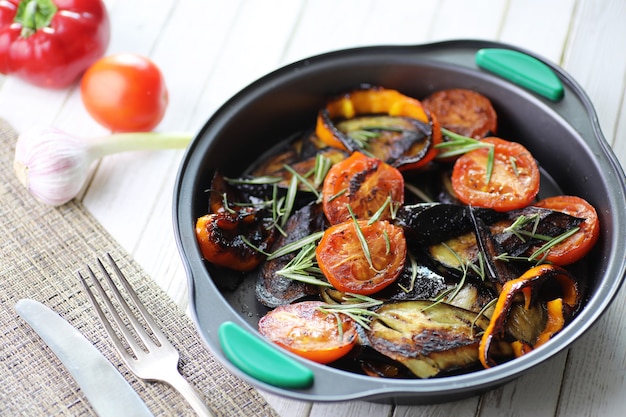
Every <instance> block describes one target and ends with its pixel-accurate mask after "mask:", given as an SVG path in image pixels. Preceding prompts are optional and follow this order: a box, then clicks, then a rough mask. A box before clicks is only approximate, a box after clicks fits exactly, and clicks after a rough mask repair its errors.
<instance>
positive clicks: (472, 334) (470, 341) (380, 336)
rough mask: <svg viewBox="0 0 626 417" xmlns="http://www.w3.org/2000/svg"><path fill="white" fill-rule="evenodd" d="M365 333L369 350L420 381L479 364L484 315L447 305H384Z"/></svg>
mask: <svg viewBox="0 0 626 417" xmlns="http://www.w3.org/2000/svg"><path fill="white" fill-rule="evenodd" d="M376 313H377V316H376V317H375V318H374V319H373V320H372V322H371V324H370V330H368V331H367V332H366V335H367V341H368V344H369V346H371V347H372V348H373V349H374V350H376V351H378V352H380V353H382V354H383V355H385V356H388V357H390V358H392V359H394V360H396V361H398V362H400V363H401V364H403V365H404V366H406V367H407V368H408V369H410V370H411V371H412V372H413V373H414V374H415V375H416V376H417V377H419V378H430V377H433V376H436V375H438V374H440V373H442V372H450V371H454V370H457V369H463V368H466V367H469V366H471V365H474V364H476V363H477V362H478V344H479V342H480V335H481V333H482V332H483V331H484V329H486V328H487V326H488V325H489V320H488V319H486V318H485V317H484V316H482V315H478V314H476V313H475V312H471V311H468V310H465V309H462V308H458V307H455V306H452V305H450V304H446V303H433V302H432V301H405V302H396V303H387V304H383V305H382V306H381V307H379V308H378V309H376Z"/></svg>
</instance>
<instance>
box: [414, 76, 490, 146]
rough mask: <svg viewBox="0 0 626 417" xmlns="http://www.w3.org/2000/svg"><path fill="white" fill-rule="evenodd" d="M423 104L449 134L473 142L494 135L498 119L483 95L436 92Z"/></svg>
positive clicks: (474, 92)
mask: <svg viewBox="0 0 626 417" xmlns="http://www.w3.org/2000/svg"><path fill="white" fill-rule="evenodd" d="M422 104H423V105H424V107H426V108H427V109H428V110H430V112H431V113H433V114H434V115H435V116H437V120H439V123H440V124H441V127H444V128H446V129H448V130H451V131H452V132H454V133H458V134H459V135H463V136H467V137H470V138H474V139H482V138H484V137H485V136H487V135H489V134H491V135H493V134H495V133H496V129H497V116H496V111H495V110H494V108H493V106H492V105H491V101H490V100H489V99H488V98H487V97H485V96H484V95H482V94H480V93H478V92H476V91H473V90H468V89H464V88H452V89H448V90H440V91H437V92H435V93H433V94H431V95H430V96H428V97H426V98H425V99H424V100H423V101H422Z"/></svg>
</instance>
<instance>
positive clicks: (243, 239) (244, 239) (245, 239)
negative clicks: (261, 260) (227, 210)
mask: <svg viewBox="0 0 626 417" xmlns="http://www.w3.org/2000/svg"><path fill="white" fill-rule="evenodd" d="M241 240H242V241H243V243H245V244H246V245H248V246H250V247H251V248H252V249H254V250H255V251H257V252H259V253H262V254H263V255H265V256H270V254H269V253H267V252H265V251H264V250H263V249H261V248H259V247H258V246H256V245H254V243H252V242H250V241H249V240H248V239H247V238H246V237H245V236H243V235H241Z"/></svg>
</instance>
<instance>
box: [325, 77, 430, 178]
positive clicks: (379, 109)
mask: <svg viewBox="0 0 626 417" xmlns="http://www.w3.org/2000/svg"><path fill="white" fill-rule="evenodd" d="M363 115H388V116H393V117H395V116H398V117H407V118H411V119H414V120H416V121H418V122H420V123H421V124H422V125H423V126H424V127H425V129H424V130H423V131H424V133H427V136H424V137H422V136H421V135H417V136H415V140H414V142H415V143H413V144H410V146H405V148H407V150H406V151H405V152H404V153H403V154H402V156H401V157H398V158H396V159H394V160H393V161H391V160H387V162H388V163H390V164H392V165H394V166H397V167H398V168H399V169H401V170H409V169H416V168H420V167H423V166H425V165H426V164H428V163H429V162H430V161H432V160H433V159H434V158H435V156H436V155H437V150H436V149H435V147H434V145H435V144H437V143H440V142H441V131H440V128H439V123H438V122H437V120H436V118H435V117H433V116H432V115H429V114H428V112H427V111H426V110H425V109H424V107H423V106H422V103H420V102H419V101H418V100H416V99H414V98H412V97H408V96H405V95H403V94H401V93H400V92H398V91H396V90H390V89H385V88H379V87H371V88H367V89H361V90H355V91H352V92H350V93H347V94H344V95H343V96H341V97H339V98H336V99H334V100H331V101H330V102H329V103H328V104H327V105H326V107H324V108H323V109H322V110H320V112H319V114H318V117H317V125H316V128H315V132H316V134H317V135H318V137H319V138H320V139H321V140H322V141H324V142H325V143H327V144H328V145H329V146H333V147H336V148H339V149H345V150H348V151H350V152H354V151H365V150H367V149H368V148H369V146H367V147H364V146H363V143H362V141H359V140H355V139H354V137H351V136H350V135H348V134H346V133H344V132H342V131H341V130H340V129H339V128H338V127H337V126H336V125H335V122H336V121H340V120H344V119H352V118H354V117H356V116H363ZM372 140H375V138H370V141H372ZM374 148H376V147H375V146H374ZM385 153H386V152H385ZM374 156H376V157H379V158H381V157H382V158H381V159H383V160H384V159H385V158H384V155H380V156H379V155H376V154H374Z"/></svg>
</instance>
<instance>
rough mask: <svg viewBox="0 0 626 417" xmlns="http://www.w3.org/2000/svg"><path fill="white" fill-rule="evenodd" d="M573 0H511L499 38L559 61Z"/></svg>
mask: <svg viewBox="0 0 626 417" xmlns="http://www.w3.org/2000/svg"><path fill="white" fill-rule="evenodd" d="M575 4H576V0H552V1H544V0H512V1H511V2H510V3H509V7H508V9H507V12H506V16H505V19H504V22H503V23H502V31H501V34H500V37H499V38H500V41H502V42H505V43H510V44H513V45H517V46H520V47H522V48H525V49H528V50H529V51H531V52H534V53H536V54H537V55H540V56H542V57H543V58H545V59H548V60H550V61H552V62H554V63H556V64H559V63H560V62H561V58H562V56H563V51H564V49H565V44H566V41H567V37H568V35H569V28H570V23H571V19H572V15H573V13H574V6H575Z"/></svg>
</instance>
